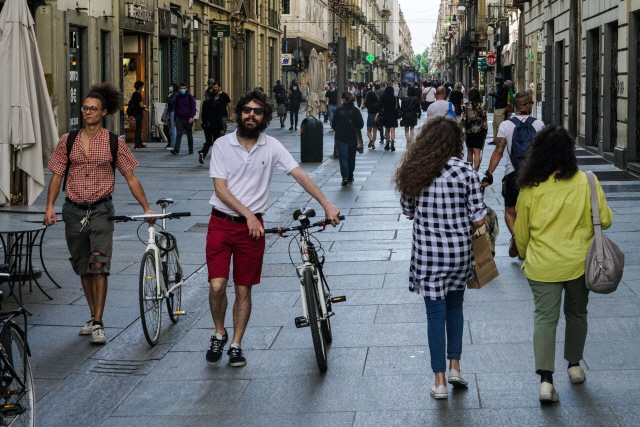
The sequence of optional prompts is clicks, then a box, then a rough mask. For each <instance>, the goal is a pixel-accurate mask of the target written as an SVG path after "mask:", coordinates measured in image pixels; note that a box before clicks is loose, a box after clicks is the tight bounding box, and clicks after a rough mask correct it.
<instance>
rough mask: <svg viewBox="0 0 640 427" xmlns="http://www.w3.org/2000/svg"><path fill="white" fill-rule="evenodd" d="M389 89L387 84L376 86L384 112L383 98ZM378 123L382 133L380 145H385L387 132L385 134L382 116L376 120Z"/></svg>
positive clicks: (381, 83)
mask: <svg viewBox="0 0 640 427" xmlns="http://www.w3.org/2000/svg"><path fill="white" fill-rule="evenodd" d="M386 88H387V83H386V82H380V83H379V84H378V85H376V95H378V100H380V104H379V105H380V110H382V97H383V96H384V90H385V89H386ZM376 121H377V122H378V131H379V132H380V144H384V141H385V132H384V124H383V123H382V115H381V114H380V115H378V118H376Z"/></svg>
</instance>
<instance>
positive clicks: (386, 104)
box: [378, 86, 399, 151]
mask: <svg viewBox="0 0 640 427" xmlns="http://www.w3.org/2000/svg"><path fill="white" fill-rule="evenodd" d="M380 106H381V109H380V113H379V117H378V120H379V121H380V122H382V126H384V127H385V134H384V136H385V139H386V140H387V143H386V144H385V146H384V149H385V150H387V151H388V150H391V151H396V146H395V142H396V128H397V127H398V109H399V108H398V99H397V98H396V97H395V95H394V94H393V87H391V86H387V87H386V88H385V89H384V94H383V95H382V99H381V100H380Z"/></svg>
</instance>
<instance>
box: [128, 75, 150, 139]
mask: <svg viewBox="0 0 640 427" xmlns="http://www.w3.org/2000/svg"><path fill="white" fill-rule="evenodd" d="M133 87H134V89H135V92H133V93H132V94H131V99H130V100H129V104H128V107H127V115H128V116H129V117H133V118H134V120H135V124H136V134H135V142H134V145H133V148H134V150H135V149H141V148H147V146H146V145H144V144H143V143H142V130H143V129H144V124H143V121H144V112H145V111H148V110H147V106H146V105H144V100H143V97H142V93H143V92H144V82H141V81H139V80H138V81H137V82H135V83H134V84H133Z"/></svg>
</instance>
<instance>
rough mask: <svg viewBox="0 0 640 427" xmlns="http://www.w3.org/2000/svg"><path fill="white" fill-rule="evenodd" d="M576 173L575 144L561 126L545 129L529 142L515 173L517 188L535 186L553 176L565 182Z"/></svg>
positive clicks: (551, 126)
mask: <svg viewBox="0 0 640 427" xmlns="http://www.w3.org/2000/svg"><path fill="white" fill-rule="evenodd" d="M577 172H578V159H576V153H575V142H574V140H573V139H572V138H571V135H569V132H567V130H566V129H565V128H563V127H559V126H555V125H550V126H545V128H544V129H542V130H541V131H540V132H538V133H537V134H536V136H535V138H533V141H532V142H531V147H530V148H529V153H527V157H526V159H525V161H524V163H523V164H522V167H521V168H520V169H519V170H518V175H517V179H516V185H517V186H518V188H527V187H536V186H538V184H540V183H541V182H545V181H546V180H547V179H549V177H550V176H551V175H553V174H555V179H556V180H568V179H570V178H572V177H573V176H574V175H575V174H576V173H577Z"/></svg>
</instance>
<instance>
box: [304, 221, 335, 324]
mask: <svg viewBox="0 0 640 427" xmlns="http://www.w3.org/2000/svg"><path fill="white" fill-rule="evenodd" d="M309 241H310V237H309V230H306V229H305V230H302V231H301V232H300V253H301V255H302V262H303V264H302V265H301V266H299V267H297V268H296V272H297V273H298V278H299V280H300V297H301V298H300V301H301V302H302V316H303V317H304V318H305V319H307V321H308V320H309V309H308V307H307V300H306V298H305V293H304V281H303V277H304V275H303V272H304V270H305V269H306V268H310V269H311V272H312V274H313V278H314V282H315V283H314V284H315V286H316V289H317V292H318V299H319V300H320V310H321V313H320V317H321V319H320V320H326V319H327V317H328V312H327V301H326V297H325V293H324V283H323V281H322V278H321V277H320V272H319V271H318V269H317V268H316V265H315V263H313V262H311V259H310V257H309V245H308V244H307V243H308V242H309ZM315 256H316V258H317V256H318V255H317V254H316V255H315Z"/></svg>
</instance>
